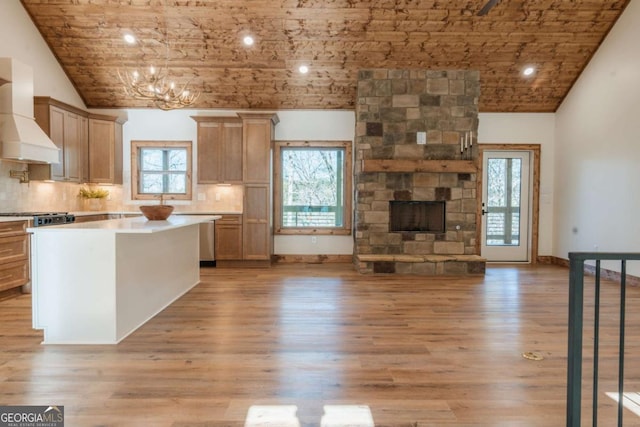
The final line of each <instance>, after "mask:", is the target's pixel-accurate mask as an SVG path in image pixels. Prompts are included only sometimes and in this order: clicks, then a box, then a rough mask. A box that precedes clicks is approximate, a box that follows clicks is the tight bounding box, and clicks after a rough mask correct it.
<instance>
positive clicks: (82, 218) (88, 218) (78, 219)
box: [75, 214, 111, 222]
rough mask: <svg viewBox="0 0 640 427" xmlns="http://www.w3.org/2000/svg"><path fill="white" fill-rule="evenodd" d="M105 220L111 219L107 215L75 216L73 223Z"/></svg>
mask: <svg viewBox="0 0 640 427" xmlns="http://www.w3.org/2000/svg"><path fill="white" fill-rule="evenodd" d="M105 219H111V218H110V215H109V214H95V215H76V220H75V222H91V221H102V220H105Z"/></svg>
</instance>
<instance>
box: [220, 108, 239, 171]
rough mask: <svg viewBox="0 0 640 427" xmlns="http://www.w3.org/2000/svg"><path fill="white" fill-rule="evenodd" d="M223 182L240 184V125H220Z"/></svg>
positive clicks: (234, 123)
mask: <svg viewBox="0 0 640 427" xmlns="http://www.w3.org/2000/svg"><path fill="white" fill-rule="evenodd" d="M221 131H222V143H223V144H222V156H221V160H222V164H221V169H222V170H223V175H222V181H223V182H242V123H241V122H239V121H236V122H231V123H229V122H225V123H222V129H221Z"/></svg>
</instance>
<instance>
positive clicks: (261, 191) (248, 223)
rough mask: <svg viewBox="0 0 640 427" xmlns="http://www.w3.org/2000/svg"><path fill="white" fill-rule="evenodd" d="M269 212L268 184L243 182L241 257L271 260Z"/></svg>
mask: <svg viewBox="0 0 640 427" xmlns="http://www.w3.org/2000/svg"><path fill="white" fill-rule="evenodd" d="M270 212H271V188H270V186H269V184H245V186H244V214H243V215H244V218H243V224H242V226H243V227H242V252H243V259H245V260H250V261H271V253H272V252H273V237H272V233H271V223H270Z"/></svg>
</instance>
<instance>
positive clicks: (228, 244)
mask: <svg viewBox="0 0 640 427" xmlns="http://www.w3.org/2000/svg"><path fill="white" fill-rule="evenodd" d="M215 255H216V260H223V261H226V260H241V259H242V215H222V218H220V219H219V220H217V221H216V222H215Z"/></svg>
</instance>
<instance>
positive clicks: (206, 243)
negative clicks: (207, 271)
mask: <svg viewBox="0 0 640 427" xmlns="http://www.w3.org/2000/svg"><path fill="white" fill-rule="evenodd" d="M215 234H216V232H215V222H214V221H209V222H202V223H200V267H215V265H216V254H215V247H216V245H215Z"/></svg>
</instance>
